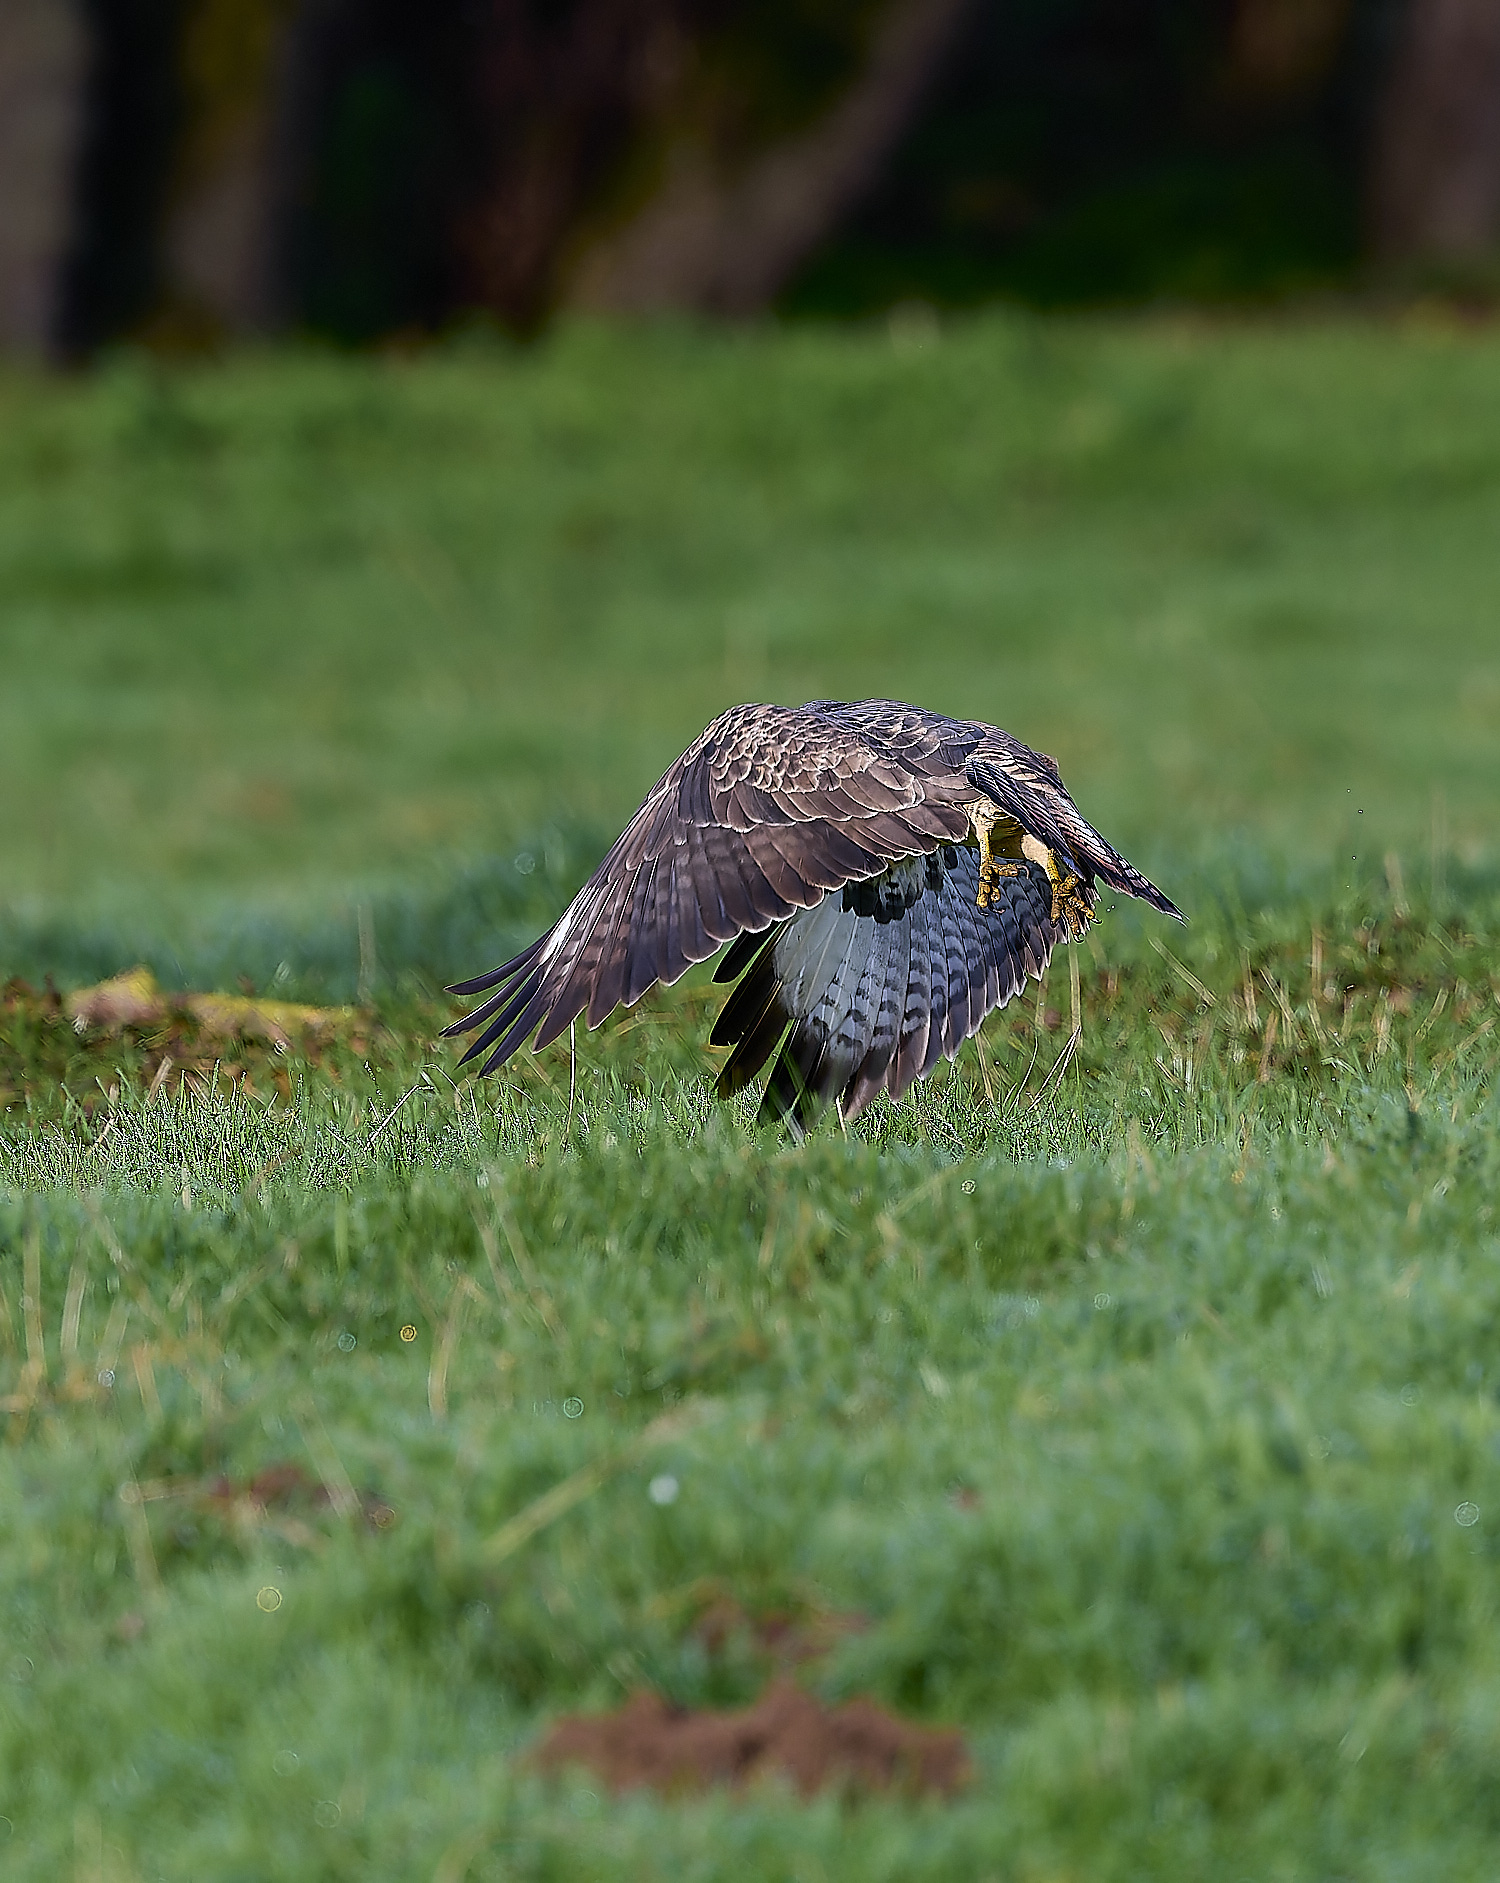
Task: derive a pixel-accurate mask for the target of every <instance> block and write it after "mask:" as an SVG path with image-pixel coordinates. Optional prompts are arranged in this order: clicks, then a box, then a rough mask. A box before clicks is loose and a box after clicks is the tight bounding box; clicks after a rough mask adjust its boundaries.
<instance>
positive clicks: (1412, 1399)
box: [1400, 1381, 1419, 1406]
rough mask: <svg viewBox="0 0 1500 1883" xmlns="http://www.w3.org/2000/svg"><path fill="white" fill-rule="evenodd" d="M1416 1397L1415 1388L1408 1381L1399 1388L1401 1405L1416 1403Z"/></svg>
mask: <svg viewBox="0 0 1500 1883" xmlns="http://www.w3.org/2000/svg"><path fill="white" fill-rule="evenodd" d="M1418 1397H1419V1395H1418V1393H1417V1389H1416V1387H1415V1386H1413V1385H1412V1384H1411V1382H1410V1381H1408V1382H1407V1384H1406V1385H1405V1386H1403V1387H1402V1388H1401V1394H1400V1398H1401V1403H1402V1405H1403V1406H1414V1405H1415V1404H1416V1403H1417V1399H1418Z"/></svg>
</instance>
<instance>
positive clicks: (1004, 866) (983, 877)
mask: <svg viewBox="0 0 1500 1883" xmlns="http://www.w3.org/2000/svg"><path fill="white" fill-rule="evenodd" d="M993 829H994V826H993V825H991V824H986V825H984V826H983V827H982V828H981V829H980V830H979V831H978V833H977V834H978V838H979V893H978V895H977V896H976V897H975V898H974V902H975V906H976V907H977V908H980V909H987V908H988V907H989V906H990V904H991V903H992V902H993V901H994V900H995V897H996V895H997V894H998V893H999V889H1000V878H1001V877H1002V876H1019V875H1020V874H1021V869H1022V865H1021V864H1019V863H1002V862H1001V861H1000V859H999V858H998V857H997V856H996V855H995V852H994V849H993V847H992V845H991V842H990V838H991V834H992V832H993Z"/></svg>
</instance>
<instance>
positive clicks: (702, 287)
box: [563, 0, 968, 315]
mask: <svg viewBox="0 0 1500 1883" xmlns="http://www.w3.org/2000/svg"><path fill="white" fill-rule="evenodd" d="M967 5H968V0H890V4H888V5H887V6H886V7H885V9H884V10H883V12H880V13H877V14H875V15H874V17H873V18H872V19H871V21H870V30H869V32H868V36H867V42H866V51H865V56H864V59H863V61H862V63H861V64H860V66H859V67H858V69H857V70H856V71H855V73H854V76H853V77H852V80H851V81H850V82H849V83H848V84H847V85H846V86H845V87H844V88H843V89H842V90H841V91H839V92H838V93H837V94H836V95H835V96H833V97H832V98H831V99H830V100H829V101H828V102H827V103H826V105H825V107H824V108H823V110H822V111H821V112H820V113H819V114H818V115H817V116H816V117H815V118H814V119H813V120H812V121H811V122H809V123H806V124H803V125H799V126H796V127H795V128H791V129H788V130H784V131H783V133H782V134H781V135H779V136H775V137H772V138H770V139H769V140H767V141H765V142H763V143H760V144H759V145H758V146H755V145H752V146H751V148H749V149H747V148H746V147H745V141H744V139H743V138H742V137H736V136H735V135H734V128H735V127H733V126H732V125H731V126H730V127H728V128H727V130H726V128H725V127H722V126H716V125H715V124H714V122H713V117H712V113H711V111H704V110H703V109H701V108H695V102H694V100H693V98H692V91H693V83H694V79H695V78H696V77H697V76H698V74H697V73H696V72H695V71H694V68H693V64H692V62H691V61H690V60H689V59H680V60H679V62H678V70H676V71H673V70H671V69H670V68H669V67H668V66H667V65H666V63H665V62H662V65H661V70H662V75H663V80H664V89H666V90H669V91H670V92H674V93H676V94H677V99H676V107H677V108H676V110H675V112H674V114H673V116H672V117H671V118H669V120H668V122H667V124H666V125H665V127H664V128H663V130H662V131H661V132H659V133H658V136H657V153H656V162H655V165H654V166H653V167H654V169H655V173H656V178H657V187H656V188H655V189H654V190H653V191H652V192H651V193H650V194H649V195H648V196H647V197H646V200H645V201H644V202H643V203H642V204H641V205H640V206H639V207H638V208H637V209H636V211H635V213H634V214H632V215H629V216H627V217H626V218H624V219H623V220H620V221H617V222H616V223H615V224H614V226H613V227H605V228H603V229H602V230H599V231H598V232H597V233H595V234H594V236H593V238H592V239H591V240H587V239H586V240H585V241H584V242H583V243H581V244H580V245H579V252H578V253H577V255H576V258H575V259H574V260H573V262H572V265H571V267H570V269H569V271H568V281H567V285H566V287H565V289H564V295H563V298H564V300H565V301H566V302H568V303H571V304H572V305H574V306H580V307H589V308H596V309H601V310H609V311H613V312H646V311H652V310H660V309H667V308H675V309H682V310H688V311H693V312H698V313H709V314H740V315H743V314H751V313H755V312H757V311H759V310H760V309H763V308H764V307H766V306H767V305H769V303H770V302H771V301H772V300H773V299H774V298H775V296H776V294H777V293H778V292H779V291H780V289H781V288H782V287H783V286H784V285H785V284H786V282H787V281H788V279H789V278H790V276H791V275H792V273H793V272H794V271H795V269H796V268H797V267H798V266H799V265H800V264H801V263H802V262H803V261H804V260H805V259H806V258H807V256H808V255H809V254H810V253H811V252H812V251H813V249H814V248H816V246H817V245H818V243H819V242H820V241H822V240H823V239H824V238H825V237H826V236H827V235H828V234H829V232H830V231H831V230H832V228H833V226H834V225H835V223H836V222H837V220H838V218H839V216H840V215H841V214H843V212H844V211H845V210H847V209H848V208H849V207H850V206H851V205H852V204H853V203H854V202H855V201H856V200H857V198H858V197H859V196H860V195H861V194H862V193H863V192H864V191H865V190H866V189H867V188H868V187H869V186H870V184H871V183H872V182H873V180H874V179H875V177H876V175H877V173H878V171H879V167H880V164H881V162H882V160H883V159H884V158H885V156H886V154H887V153H888V151H889V150H890V149H891V146H892V145H893V144H894V143H895V141H896V139H897V138H898V137H899V136H900V134H901V132H902V131H903V130H904V129H905V128H906V126H907V123H908V122H909V120H910V118H911V115H912V113H913V111H914V110H915V109H916V107H917V106H918V105H919V104H920V102H921V100H922V97H923V94H924V93H925V91H926V89H927V87H928V84H929V83H930V81H931V80H932V79H933V77H934V76H935V73H936V70H937V67H938V65H939V63H940V61H941V59H942V57H943V54H944V53H945V52H946V51H947V50H948V48H949V46H950V44H951V43H952V40H953V36H954V33H955V30H956V28H957V26H958V24H959V22H960V19H961V18H962V16H963V14H964V13H965V11H966V10H967ZM867 11H868V9H867ZM674 79H676V80H677V81H678V82H677V83H676V84H675V85H674V84H673V80H674ZM684 81H685V82H684ZM712 83H713V81H712V78H710V79H709V83H708V86H707V87H706V88H705V89H706V90H707V91H709V92H710V93H711V91H712Z"/></svg>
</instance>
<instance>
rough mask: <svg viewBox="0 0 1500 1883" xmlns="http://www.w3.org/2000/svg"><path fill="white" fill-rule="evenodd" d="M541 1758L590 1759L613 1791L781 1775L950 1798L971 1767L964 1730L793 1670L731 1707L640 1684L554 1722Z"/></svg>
mask: <svg viewBox="0 0 1500 1883" xmlns="http://www.w3.org/2000/svg"><path fill="white" fill-rule="evenodd" d="M533 1760H534V1763H535V1764H536V1765H537V1766H539V1767H540V1768H541V1770H542V1771H544V1772H557V1771H561V1770H563V1769H565V1768H566V1767H568V1766H580V1765H581V1766H584V1767H586V1768H587V1769H588V1770H589V1771H591V1772H593V1773H594V1774H595V1775H596V1776H597V1777H598V1778H600V1779H602V1780H603V1782H604V1783H605V1784H606V1785H608V1786H609V1787H610V1789H611V1790H612V1791H628V1790H631V1789H632V1788H634V1787H638V1786H649V1787H651V1788H652V1789H653V1790H656V1791H666V1792H683V1791H700V1790H703V1789H705V1788H707V1787H708V1786H711V1785H732V1786H742V1785H748V1784H751V1783H753V1782H754V1781H755V1780H756V1779H760V1778H765V1777H768V1776H771V1775H773V1774H774V1775H776V1776H778V1777H781V1778H784V1779H789V1780H790V1781H791V1783H792V1784H793V1785H794V1786H795V1787H796V1789H797V1791H799V1792H800V1793H801V1794H802V1796H803V1797H804V1798H807V1797H811V1795H812V1794H813V1793H814V1792H817V1791H823V1790H826V1789H829V1788H833V1789H836V1790H842V1791H865V1792H870V1791H903V1792H908V1793H934V1794H937V1795H938V1796H941V1797H949V1796H951V1795H952V1794H953V1793H954V1792H955V1791H957V1790H958V1789H959V1787H960V1786H961V1785H963V1784H964V1783H965V1782H966V1781H967V1779H968V1777H969V1774H970V1767H969V1755H968V1750H967V1748H966V1747H965V1745H964V1740H963V1735H962V1733H960V1732H958V1731H957V1730H955V1729H953V1728H940V1727H931V1726H915V1725H912V1724H911V1723H910V1722H909V1721H906V1720H901V1719H897V1717H896V1716H895V1714H893V1713H890V1712H887V1711H886V1709H885V1708H884V1707H881V1706H877V1705H876V1704H875V1702H874V1701H873V1700H850V1701H848V1702H847V1703H846V1704H845V1705H843V1706H835V1707H830V1706H825V1705H824V1704H823V1702H822V1701H821V1700H817V1699H815V1698H814V1697H813V1696H812V1695H811V1694H809V1693H804V1692H803V1691H802V1689H801V1688H800V1687H798V1686H796V1685H794V1684H793V1682H792V1681H790V1680H788V1679H786V1678H785V1677H782V1678H780V1679H777V1680H774V1681H773V1682H772V1683H771V1685H770V1686H769V1687H768V1688H767V1689H766V1691H765V1692H764V1693H763V1694H762V1695H761V1697H760V1699H759V1700H757V1701H756V1702H755V1704H754V1705H753V1706H748V1707H740V1708H736V1709H732V1710H730V1711H727V1712H716V1711H698V1712H695V1711H692V1710H690V1709H688V1708H686V1707H673V1706H670V1705H668V1703H667V1702H666V1701H665V1700H663V1699H662V1698H661V1696H660V1695H659V1694H654V1693H639V1694H636V1695H635V1696H634V1697H633V1698H632V1699H630V1700H628V1701H627V1702H626V1703H625V1705H624V1706H623V1707H621V1708H620V1709H619V1711H618V1712H615V1713H603V1714H595V1715H591V1716H590V1715H583V1714H573V1715H570V1716H568V1717H567V1718H564V1719H560V1720H558V1721H557V1722H556V1723H555V1724H554V1725H553V1726H552V1728H551V1730H550V1731H549V1732H548V1734H547V1736H546V1738H545V1739H544V1740H543V1741H542V1743H541V1745H540V1746H539V1747H538V1749H537V1751H536V1752H535V1754H534V1755H533Z"/></svg>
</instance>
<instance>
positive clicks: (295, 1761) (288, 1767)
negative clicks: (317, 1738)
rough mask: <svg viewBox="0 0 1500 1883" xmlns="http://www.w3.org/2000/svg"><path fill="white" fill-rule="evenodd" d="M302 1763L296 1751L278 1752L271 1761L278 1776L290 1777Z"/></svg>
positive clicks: (272, 1767) (272, 1768)
mask: <svg viewBox="0 0 1500 1883" xmlns="http://www.w3.org/2000/svg"><path fill="white" fill-rule="evenodd" d="M301 1763H302V1761H301V1760H300V1759H299V1758H298V1757H297V1755H296V1753H295V1752H291V1751H287V1752H278V1753H277V1755H276V1757H275V1758H274V1759H272V1761H271V1770H272V1771H273V1772H274V1773H275V1774H276V1776H277V1777H278V1778H290V1777H291V1776H292V1774H293V1772H295V1771H296V1769H297V1767H298V1766H299V1765H301Z"/></svg>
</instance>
